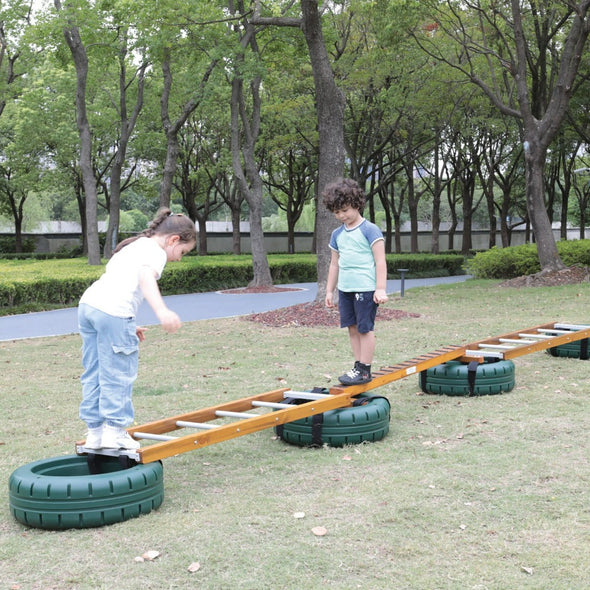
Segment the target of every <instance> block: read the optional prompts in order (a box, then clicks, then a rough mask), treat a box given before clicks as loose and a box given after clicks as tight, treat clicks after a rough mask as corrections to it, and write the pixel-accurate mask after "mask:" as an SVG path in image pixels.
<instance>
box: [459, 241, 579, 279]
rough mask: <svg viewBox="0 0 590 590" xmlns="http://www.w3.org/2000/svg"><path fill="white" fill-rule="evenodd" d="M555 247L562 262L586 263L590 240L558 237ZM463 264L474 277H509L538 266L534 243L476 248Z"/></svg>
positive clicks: (532, 270) (538, 269) (571, 263)
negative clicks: (475, 251)
mask: <svg viewBox="0 0 590 590" xmlns="http://www.w3.org/2000/svg"><path fill="white" fill-rule="evenodd" d="M557 251H558V252H559V256H560V258H561V260H562V262H563V263H564V264H565V265H566V266H573V265H576V264H579V265H582V266H590V240H571V241H559V242H557ZM466 267H467V270H468V272H469V273H470V274H472V275H473V276H474V277H476V278H478V279H513V278H515V277H520V276H525V275H531V274H535V273H537V272H539V271H540V270H541V266H540V263H539V257H538V255H537V245H536V244H524V245H522V246H511V247H508V248H495V247H494V248H491V249H490V250H486V251H485V252H478V253H477V254H476V255H475V256H474V257H473V258H472V259H471V260H469V261H468V262H467V265H466Z"/></svg>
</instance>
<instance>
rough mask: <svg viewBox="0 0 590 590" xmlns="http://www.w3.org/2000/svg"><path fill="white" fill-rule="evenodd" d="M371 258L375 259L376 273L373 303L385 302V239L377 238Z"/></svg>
mask: <svg viewBox="0 0 590 590" xmlns="http://www.w3.org/2000/svg"><path fill="white" fill-rule="evenodd" d="M372 250H373V258H374V259H375V270H376V274H377V284H376V286H375V294H374V295H373V300H374V301H375V303H385V302H386V301H387V299H388V297H387V292H386V288H387V262H386V261H385V241H384V240H377V241H376V242H375V243H374V244H373V246H372Z"/></svg>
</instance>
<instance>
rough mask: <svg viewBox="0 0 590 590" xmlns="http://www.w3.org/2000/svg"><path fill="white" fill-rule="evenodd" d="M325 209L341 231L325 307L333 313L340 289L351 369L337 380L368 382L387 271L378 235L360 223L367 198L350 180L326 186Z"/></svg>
mask: <svg viewBox="0 0 590 590" xmlns="http://www.w3.org/2000/svg"><path fill="white" fill-rule="evenodd" d="M322 197H323V200H324V205H325V206H326V208H327V209H328V210H329V211H331V212H332V213H334V215H335V216H336V219H338V221H340V222H341V223H342V225H341V226H340V227H339V228H337V229H335V230H334V231H333V232H332V237H331V239H330V249H331V250H332V258H331V260H330V269H329V271H328V282H327V285H326V306H327V307H334V306H335V303H334V290H335V289H336V287H338V308H339V311H340V327H341V328H348V334H349V337H350V345H351V347H352V352H353V354H354V358H355V363H354V367H353V368H352V369H351V370H350V371H348V372H347V373H345V374H344V375H342V376H341V377H339V378H338V380H339V381H340V383H342V384H343V385H360V384H362V383H368V382H369V381H371V363H372V362H373V354H374V352H375V331H374V330H375V316H376V314H377V307H378V306H379V304H380V303H385V302H386V301H387V293H386V292H385V287H386V284H387V265H386V262H385V242H384V239H383V234H382V232H381V230H380V229H379V228H378V227H377V226H376V225H375V224H374V223H371V222H370V221H367V220H366V219H364V218H363V216H362V212H363V209H364V206H365V194H364V192H363V190H362V189H361V188H360V187H359V185H358V184H357V183H356V182H355V181H354V180H351V179H349V178H345V179H343V180H340V181H338V182H334V183H332V184H329V185H328V186H326V189H325V190H324V192H323V193H322Z"/></svg>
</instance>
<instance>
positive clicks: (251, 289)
mask: <svg viewBox="0 0 590 590" xmlns="http://www.w3.org/2000/svg"><path fill="white" fill-rule="evenodd" d="M302 290H303V289H299V288H298V287H275V286H274V285H269V286H265V287H239V288H237V289H226V290H225V291H220V293H223V294H224V295H243V294H244V293H286V292H287V291H302Z"/></svg>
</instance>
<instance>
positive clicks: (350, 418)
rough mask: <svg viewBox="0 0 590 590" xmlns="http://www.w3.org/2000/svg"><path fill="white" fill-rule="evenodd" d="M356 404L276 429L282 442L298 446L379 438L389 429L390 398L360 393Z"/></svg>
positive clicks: (357, 442)
mask: <svg viewBox="0 0 590 590" xmlns="http://www.w3.org/2000/svg"><path fill="white" fill-rule="evenodd" d="M294 402H295V403H296V400H294ZM356 403H358V405H356V406H352V407H349V408H338V409H336V410H329V411H328V412H324V413H323V414H319V415H317V416H308V417H307V418H301V419H300V420H295V421H294V422H287V423H286V424H283V425H281V426H279V427H276V428H275V432H276V433H277V435H278V436H279V437H280V438H281V439H282V440H284V441H285V442H288V443H290V444H294V445H298V446H321V445H323V444H327V445H328V446H331V447H342V446H344V445H350V444H359V443H361V442H365V441H369V442H376V441H378V440H381V439H382V438H383V437H384V436H385V435H386V434H387V433H388V432H389V418H390V404H389V400H388V399H387V398H385V397H381V396H374V397H372V396H359V398H358V401H357V402H356Z"/></svg>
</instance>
